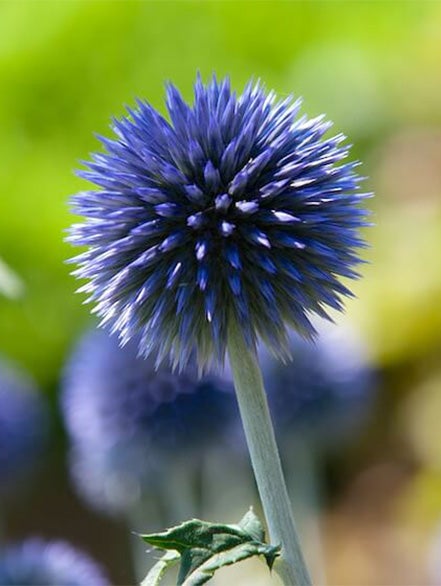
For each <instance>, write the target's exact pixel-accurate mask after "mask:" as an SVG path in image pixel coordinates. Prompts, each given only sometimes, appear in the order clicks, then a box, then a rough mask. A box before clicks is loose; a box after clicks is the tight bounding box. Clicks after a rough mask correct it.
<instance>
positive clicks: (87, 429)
mask: <svg viewBox="0 0 441 586" xmlns="http://www.w3.org/2000/svg"><path fill="white" fill-rule="evenodd" d="M62 410H63V414H64V418H65V421H66V425H67V429H68V431H69V434H70V436H71V439H72V448H73V450H72V459H71V462H72V474H73V477H74V480H75V483H76V485H77V488H79V490H80V492H81V493H82V494H83V495H85V496H86V498H87V497H89V498H88V500H89V501H93V504H94V503H99V502H100V501H101V505H102V507H103V506H104V508H109V509H125V508H126V507H127V506H128V504H129V503H130V502H131V501H136V499H138V498H139V497H140V496H142V494H143V493H144V491H146V490H148V489H149V488H150V487H151V486H152V485H154V483H155V482H156V480H157V478H159V477H160V476H161V471H162V469H163V468H164V466H167V465H168V464H170V462H171V461H172V460H176V459H183V458H185V459H190V458H191V457H193V456H196V457H197V455H198V454H201V453H202V452H205V451H206V450H208V449H210V447H212V446H217V447H219V446H222V444H223V443H224V445H226V444H227V442H228V441H229V439H228V438H229V436H230V432H231V430H232V429H233V427H235V426H236V422H237V407H236V403H235V397H234V393H233V391H232V388H231V386H230V384H229V383H227V382H225V381H224V380H223V379H221V378H220V377H219V376H216V377H215V376H210V377H204V378H202V379H200V378H199V377H198V372H197V369H196V368H195V367H194V368H191V367H187V368H186V369H185V370H183V371H181V372H180V373H176V372H175V373H173V372H172V371H171V370H170V369H167V368H166V367H164V366H161V367H159V368H158V369H156V368H155V361H154V359H153V358H147V359H143V358H141V357H139V356H138V355H137V345H136V343H135V342H129V343H128V344H127V345H126V346H125V347H124V348H120V347H119V345H118V340H117V339H116V337H115V336H108V335H107V333H106V332H103V331H92V332H90V333H88V334H86V336H85V337H84V338H83V339H82V340H81V341H80V343H79V345H78V347H77V348H76V350H75V351H74V353H73V356H72V358H71V359H70V361H69V364H68V365H67V369H66V374H65V377H64V384H63V392H62ZM94 495H95V496H94ZM102 507H101V508H102Z"/></svg>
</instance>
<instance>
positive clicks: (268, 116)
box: [69, 78, 368, 367]
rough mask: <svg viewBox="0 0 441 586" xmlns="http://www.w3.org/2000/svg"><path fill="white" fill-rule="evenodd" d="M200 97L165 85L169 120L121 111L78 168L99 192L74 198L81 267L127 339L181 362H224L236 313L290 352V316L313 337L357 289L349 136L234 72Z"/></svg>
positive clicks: (144, 111)
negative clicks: (350, 285) (99, 148)
mask: <svg viewBox="0 0 441 586" xmlns="http://www.w3.org/2000/svg"><path fill="white" fill-rule="evenodd" d="M194 92H195V98H194V104H193V106H189V105H187V104H186V103H185V102H184V101H183V99H182V97H181V95H180V94H179V92H178V90H177V89H176V88H175V87H174V86H172V85H169V86H168V89H167V109H168V113H169V116H170V120H171V122H168V121H166V120H165V119H164V118H163V117H162V116H161V115H160V114H159V113H158V112H156V111H155V110H154V109H153V108H152V107H151V106H150V105H149V104H148V103H146V102H142V101H139V102H138V108H137V109H136V110H131V109H129V110H128V112H129V115H130V118H123V119H122V120H119V121H118V120H115V121H114V123H113V130H114V132H115V134H116V135H117V137H116V139H112V140H110V139H106V138H101V141H102V143H103V144H104V146H105V147H106V149H107V153H106V154H98V155H94V156H93V160H92V162H90V163H87V166H88V167H89V169H90V170H89V171H82V172H80V175H81V176H82V177H84V178H86V179H88V180H90V181H92V182H93V183H95V184H96V185H98V187H99V190H96V191H86V192H83V193H79V194H78V195H76V196H74V197H73V198H72V205H73V211H74V212H75V213H77V214H79V215H82V216H85V217H86V221H85V222H84V223H82V224H75V225H74V226H73V227H72V228H71V231H70V237H69V240H70V242H72V243H74V244H76V245H80V246H84V245H86V246H89V249H88V250H87V251H86V252H83V253H82V254H80V255H79V256H77V257H76V258H75V259H73V261H74V262H76V263H78V264H79V267H80V268H79V269H77V270H76V271H75V272H74V274H75V275H76V276H78V277H80V278H85V279H87V280H88V281H89V282H88V283H87V284H86V285H84V286H83V287H81V289H80V290H82V291H85V292H87V293H89V294H90V297H89V301H92V302H94V303H95V308H94V311H95V312H96V313H97V314H98V315H99V316H100V317H101V318H102V322H101V324H102V325H104V324H107V325H108V326H109V327H110V328H111V330H112V331H113V332H118V333H119V336H120V338H121V340H122V341H124V342H126V341H127V340H129V339H131V338H133V337H134V336H138V343H139V348H140V351H141V353H142V354H143V355H145V356H148V355H149V354H150V353H151V352H152V351H155V353H157V358H158V361H159V362H161V361H162V360H163V359H166V358H168V357H169V356H171V358H172V362H173V364H174V365H175V366H177V365H179V366H180V367H182V366H183V365H185V364H186V363H187V362H188V360H189V359H190V357H191V355H192V354H193V353H194V352H196V355H197V358H198V362H199V364H200V365H205V364H206V363H207V362H209V361H210V360H211V359H212V358H213V356H216V357H217V359H218V360H220V361H223V359H224V356H225V351H226V344H227V337H228V328H229V323H230V322H231V320H235V321H236V322H237V323H238V325H239V327H240V330H241V332H242V334H243V336H244V338H245V340H246V342H247V344H248V345H249V346H251V347H254V346H255V345H256V342H257V340H258V339H259V338H261V339H262V340H263V341H264V342H265V343H266V344H267V345H268V346H269V347H271V348H272V349H273V351H275V352H276V353H278V354H279V355H282V356H283V355H284V354H286V353H287V350H288V348H287V346H288V340H287V326H288V327H292V328H294V329H295V330H297V331H298V332H300V333H301V334H303V335H304V336H306V337H311V336H313V335H314V333H315V332H314V327H313V325H312V323H311V321H310V319H309V315H311V314H318V315H319V316H322V317H326V316H327V313H326V310H325V308H326V307H330V308H333V309H337V310H340V309H342V307H343V302H342V297H343V296H349V295H351V293H350V291H349V290H348V289H347V288H346V287H345V286H343V285H342V284H341V283H340V282H339V278H340V277H349V278H355V277H357V276H358V274H357V273H356V272H355V270H354V267H355V266H356V265H357V264H358V263H359V262H360V260H359V258H358V256H357V254H356V249H357V248H359V247H361V246H363V240H362V239H361V237H360V234H359V229H360V227H362V226H365V225H367V224H366V221H365V217H366V215H367V212H366V210H364V209H363V208H359V207H358V206H359V204H360V203H361V201H362V199H363V198H364V197H365V196H366V195H368V194H362V193H360V192H359V183H360V180H361V177H360V176H358V175H357V173H355V171H354V169H355V168H356V166H357V163H355V162H350V163H348V162H345V163H342V162H341V161H342V160H344V159H346V158H347V156H348V154H349V147H347V146H342V143H343V141H344V139H345V137H344V136H343V135H342V134H337V135H336V136H334V137H331V138H326V139H325V138H324V135H325V134H326V132H327V131H328V130H329V128H330V127H331V123H329V122H326V121H324V117H323V116H319V117H318V118H314V119H308V118H307V117H306V116H304V115H303V116H299V114H298V113H299V110H300V105H301V101H300V100H296V101H294V100H293V99H292V98H291V97H288V98H286V99H283V100H277V98H276V95H275V94H274V92H270V93H266V92H265V90H264V89H263V87H262V86H261V85H260V84H259V83H249V84H248V85H247V86H246V88H245V90H244V92H243V93H242V94H241V95H239V96H237V95H236V93H234V92H232V91H231V89H230V84H229V80H228V79H225V80H223V81H217V80H216V78H213V80H212V81H211V82H210V83H208V84H206V85H204V84H203V83H202V82H201V80H200V78H198V79H197V81H196V84H195V90H194Z"/></svg>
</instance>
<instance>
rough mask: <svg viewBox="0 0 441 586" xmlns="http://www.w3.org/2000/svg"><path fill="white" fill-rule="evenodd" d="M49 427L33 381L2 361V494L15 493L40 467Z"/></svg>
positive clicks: (0, 422) (0, 395)
mask: <svg viewBox="0 0 441 586" xmlns="http://www.w3.org/2000/svg"><path fill="white" fill-rule="evenodd" d="M48 427H49V417H48V410H47V406H46V404H45V402H44V400H43V397H42V395H41V393H40V392H39V391H38V390H37V389H36V387H35V384H34V383H33V381H32V380H31V379H30V378H29V377H28V376H27V375H25V374H24V373H23V372H21V371H19V370H18V369H16V368H14V367H13V366H12V365H10V364H7V363H6V362H5V361H3V360H0V492H4V491H9V490H11V489H12V487H13V486H15V485H16V484H17V483H18V482H19V481H20V480H21V479H22V478H23V477H24V475H25V474H26V473H28V472H29V471H30V470H31V468H32V467H33V465H35V464H36V462H37V460H38V459H39V457H40V456H41V454H42V452H43V449H44V447H45V445H46V439H47V436H48Z"/></svg>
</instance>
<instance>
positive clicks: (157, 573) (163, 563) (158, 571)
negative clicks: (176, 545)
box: [141, 550, 181, 586]
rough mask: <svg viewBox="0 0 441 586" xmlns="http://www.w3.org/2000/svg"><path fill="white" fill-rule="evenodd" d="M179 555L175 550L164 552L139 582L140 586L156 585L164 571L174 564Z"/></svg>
mask: <svg viewBox="0 0 441 586" xmlns="http://www.w3.org/2000/svg"><path fill="white" fill-rule="evenodd" d="M180 557H181V556H180V554H179V553H178V552H177V551H173V550H172V551H168V552H167V553H165V554H164V555H163V556H162V558H161V559H160V560H158V561H157V562H156V564H155V565H154V566H153V568H152V569H151V570H150V572H149V573H148V574H147V576H146V577H145V578H144V580H143V581H142V582H141V586H157V585H158V584H159V582H160V581H161V578H162V577H163V575H164V574H165V572H166V571H167V570H169V569H170V568H172V567H173V566H174V565H176V564H177V563H178V561H179V559H180Z"/></svg>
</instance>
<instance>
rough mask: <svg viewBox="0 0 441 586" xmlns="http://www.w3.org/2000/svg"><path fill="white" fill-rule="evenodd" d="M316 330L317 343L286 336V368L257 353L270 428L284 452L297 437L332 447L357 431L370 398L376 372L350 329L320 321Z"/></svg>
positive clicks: (264, 354) (372, 392) (365, 351)
mask: <svg viewBox="0 0 441 586" xmlns="http://www.w3.org/2000/svg"><path fill="white" fill-rule="evenodd" d="M317 329H318V331H319V334H320V336H319V339H318V341H317V343H316V344H311V343H309V342H308V341H305V340H304V339H302V338H301V337H300V336H299V335H297V334H292V335H291V338H290V349H291V353H292V356H293V360H292V362H289V363H288V364H285V365H281V364H280V362H279V361H277V360H275V358H274V357H273V356H271V355H270V354H269V353H268V352H262V355H261V362H262V370H263V376H264V379H265V386H266V388H267V389H268V400H269V403H270V406H271V412H272V415H273V417H274V423H275V427H276V429H277V431H278V433H279V436H280V438H281V439H283V438H286V440H287V442H288V449H290V447H291V441H292V439H293V436H294V435H296V434H298V435H299V436H301V437H302V439H303V440H307V441H309V442H314V444H316V445H320V444H321V445H326V446H329V445H331V444H333V445H335V444H336V443H338V441H339V440H341V439H342V438H345V437H348V436H349V435H350V434H351V433H353V432H354V431H355V430H356V429H359V428H360V425H361V423H362V422H363V420H365V419H366V416H367V414H368V413H369V412H370V407H371V406H372V404H373V399H374V397H375V386H376V385H375V383H376V378H377V377H376V375H375V370H374V367H373V365H372V363H371V360H370V358H369V352H368V350H367V348H366V346H365V344H364V343H363V341H362V340H361V338H360V337H359V335H358V334H357V333H356V332H355V330H353V329H352V328H349V327H347V326H343V327H338V328H337V327H335V326H329V325H328V324H325V323H321V324H320V325H319V326H318V327H317ZM282 443H283V442H282Z"/></svg>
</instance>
